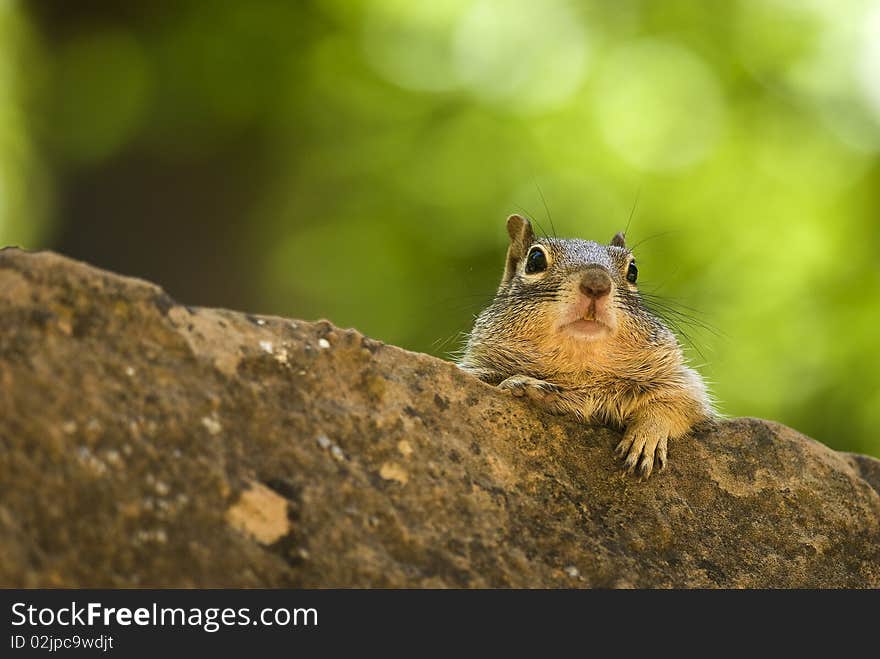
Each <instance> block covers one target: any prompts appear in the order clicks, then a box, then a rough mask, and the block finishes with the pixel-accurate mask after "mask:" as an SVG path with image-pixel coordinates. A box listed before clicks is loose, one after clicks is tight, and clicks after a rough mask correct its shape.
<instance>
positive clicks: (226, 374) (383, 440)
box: [0, 249, 880, 588]
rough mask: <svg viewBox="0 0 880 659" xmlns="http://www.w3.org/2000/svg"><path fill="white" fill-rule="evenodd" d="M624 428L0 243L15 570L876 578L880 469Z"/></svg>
mask: <svg viewBox="0 0 880 659" xmlns="http://www.w3.org/2000/svg"><path fill="white" fill-rule="evenodd" d="M618 439H619V437H618V435H617V434H616V433H615V432H613V431H612V430H609V429H606V428H601V427H588V426H582V425H579V424H578V423H576V422H575V421H573V420H568V419H565V418H560V417H554V416H550V415H547V414H545V413H543V412H540V411H538V410H536V409H533V408H532V407H531V406H530V405H529V404H528V403H527V402H525V401H522V400H518V399H513V398H511V397H509V396H507V395H504V394H503V393H501V392H499V391H497V390H495V389H493V388H491V387H489V386H486V385H484V384H482V383H480V382H478V381H476V380H474V379H472V378H471V377H469V376H466V375H464V374H463V373H461V372H459V371H458V370H457V369H456V368H455V366H453V365H452V364H449V363H446V362H443V361H440V360H438V359H435V358H432V357H429V356H426V355H421V354H415V353H411V352H407V351H405V350H401V349H399V348H396V347H393V346H388V345H384V344H382V343H380V342H377V341H374V340H371V339H369V338H366V337H364V336H362V335H361V334H359V333H358V332H356V331H352V330H341V329H337V328H335V327H333V326H332V325H330V324H329V323H327V322H318V323H306V322H301V321H290V320H286V319H282V318H274V317H255V316H249V315H245V314H241V313H235V312H231V311H225V310H217V309H192V308H185V307H182V306H179V305H177V304H176V303H175V302H174V301H173V300H171V299H170V298H169V297H168V296H167V295H166V294H164V293H163V292H162V291H161V290H160V289H159V288H157V287H155V286H153V285H151V284H148V283H146V282H143V281H140V280H136V279H130V278H125V277H120V276H117V275H113V274H110V273H107V272H103V271H100V270H97V269H94V268H91V267H89V266H86V265H84V264H81V263H77V262H75V261H71V260H69V259H66V258H63V257H60V256H57V255H55V254H52V253H26V252H22V251H20V250H16V249H6V250H3V251H2V252H0V556H2V557H3V558H2V561H0V585H2V586H25V587H37V586H48V587H52V586H72V587H81V586H91V587H103V586H110V587H146V586H157V587H163V586H177V587H188V586H202V587H219V586H226V587H251V586H259V587H340V586H341V587H349V586H355V587H360V586H379V587H388V586H390V587H446V586H449V587H522V586H526V587H585V586H594V587H719V586H720V587H873V588H877V587H880V495H878V490H880V462H878V461H877V460H874V459H873V458H868V457H864V456H856V455H849V454H844V453H837V452H835V451H832V450H830V449H828V448H827V447H825V446H824V445H822V444H819V443H818V442H815V441H813V440H811V439H808V438H807V437H804V436H803V435H800V434H798V433H797V432H795V431H793V430H790V429H788V428H786V427H784V426H781V425H779V424H776V423H770V422H767V421H760V420H756V419H733V420H728V421H723V422H721V423H719V424H718V425H717V427H715V428H712V429H707V430H705V431H701V432H700V433H699V434H697V436H695V437H693V438H691V439H689V440H683V441H680V442H678V443H675V444H674V445H673V446H672V447H671V451H672V453H671V463H670V466H669V468H668V469H667V470H666V471H664V472H662V473H660V474H658V475H656V476H654V477H652V478H651V479H650V480H649V481H647V482H644V483H640V482H638V481H636V480H633V479H631V478H625V477H623V476H621V474H620V473H619V471H618V464H617V463H616V462H615V461H614V459H613V457H612V449H613V447H614V446H615V445H616V443H617V441H618Z"/></svg>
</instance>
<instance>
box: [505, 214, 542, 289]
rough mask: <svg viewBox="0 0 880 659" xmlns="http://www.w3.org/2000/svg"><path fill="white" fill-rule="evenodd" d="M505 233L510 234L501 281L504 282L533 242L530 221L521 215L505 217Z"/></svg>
mask: <svg viewBox="0 0 880 659" xmlns="http://www.w3.org/2000/svg"><path fill="white" fill-rule="evenodd" d="M507 235H509V236H510V247H508V248H507V263H506V264H505V266H504V277H503V278H502V279H501V283H502V284H505V283H507V282H508V281H510V280H511V278H512V277H513V275H514V274H516V267H517V265H519V262H520V260H521V259H522V258H523V257H524V256H525V255H526V251H527V250H528V249H529V247H531V246H532V244H533V243H534V242H535V232H534V231H532V223H531V222H529V221H528V220H527V219H526V218H524V217H523V216H522V215H511V216H510V217H508V218H507Z"/></svg>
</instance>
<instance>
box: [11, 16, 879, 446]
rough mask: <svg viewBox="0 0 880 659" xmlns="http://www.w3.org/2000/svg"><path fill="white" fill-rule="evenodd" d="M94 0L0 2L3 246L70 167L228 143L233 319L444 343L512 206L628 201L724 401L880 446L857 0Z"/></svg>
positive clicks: (576, 207) (863, 35)
mask: <svg viewBox="0 0 880 659" xmlns="http://www.w3.org/2000/svg"><path fill="white" fill-rule="evenodd" d="M100 4H101V3H98V5H97V6H98V7H99V8H96V5H95V4H94V3H83V4H82V5H81V6H80V5H79V3H69V2H66V3H65V2H60V1H59V2H57V3H54V5H53V3H47V4H45V5H43V6H42V8H40V9H32V8H26V7H25V6H24V5H16V4H15V3H8V2H7V3H3V4H2V5H0V37H2V38H0V55H2V57H0V63H2V64H0V98H3V99H4V102H3V103H2V104H0V242H7V243H8V242H16V243H23V244H26V245H28V246H32V247H42V246H48V247H55V248H59V249H63V248H64V245H65V243H64V241H63V240H62V239H61V238H60V237H59V236H61V235H63V234H64V231H65V230H67V231H68V233H69V232H70V231H74V232H75V231H76V230H77V227H81V226H84V225H83V224H82V223H86V222H88V221H89V218H87V217H79V216H77V215H76V213H74V212H71V211H67V210H66V206H65V203H64V201H65V199H66V198H67V196H69V195H71V194H73V193H74V192H75V191H76V189H75V188H76V185H77V183H76V182H77V181H78V180H80V179H79V178H77V177H87V176H91V177H93V178H94V177H98V179H97V180H98V182H99V183H100V181H101V180H102V179H101V178H100V177H101V176H104V175H105V174H104V173H102V172H106V171H110V170H115V171H120V169H121V167H120V164H121V163H126V164H127V166H130V169H131V171H133V172H135V174H132V176H133V177H135V179H136V177H137V172H138V171H139V170H138V169H137V167H136V166H135V165H136V164H137V163H138V162H141V161H140V160H138V159H139V158H142V157H144V154H149V155H150V157H152V158H154V159H156V161H158V162H160V163H162V162H164V163H167V164H168V166H169V167H170V166H173V165H175V164H179V163H185V162H197V163H202V162H205V161H206V160H211V159H212V158H213V160H212V162H214V164H215V166H220V168H221V169H222V167H223V166H224V162H223V161H222V160H221V161H219V162H218V159H219V158H221V156H220V155H216V154H220V153H223V154H227V153H228V151H227V150H224V148H221V146H222V145H229V144H238V145H239V146H238V147H236V148H239V149H240V150H241V152H242V153H250V154H253V153H258V154H259V157H260V159H261V160H260V162H262V163H263V164H264V166H263V167H262V168H261V170H260V171H261V172H264V173H262V174H261V176H260V179H259V184H258V185H257V186H256V193H254V194H253V198H250V197H249V202H248V205H247V208H248V210H247V212H246V213H243V214H242V215H241V216H240V217H238V218H237V220H236V223H235V242H236V251H237V253H239V254H240V255H241V258H242V260H241V263H242V264H243V265H241V266H240V269H239V270H237V271H236V277H238V278H239V279H241V280H242V281H243V282H244V286H245V288H246V290H247V291H248V299H247V306H248V308H249V310H251V311H260V312H272V313H278V314H282V315H287V316H294V317H301V318H317V317H327V318H329V319H331V320H332V321H334V322H335V323H337V324H339V325H343V326H355V327H357V328H359V329H361V330H362V331H364V332H366V333H368V334H370V335H372V336H374V337H377V338H380V339H383V340H385V341H388V342H392V343H396V344H398V345H402V346H405V347H408V348H411V349H414V350H421V351H427V352H431V353H434V354H437V355H440V356H445V355H447V354H448V353H449V352H450V351H453V350H455V349H456V348H458V347H459V346H460V334H461V332H463V331H466V330H467V329H468V327H469V325H470V322H471V319H472V318H473V315H474V314H475V313H477V312H478V311H479V309H480V308H481V306H482V305H483V304H485V302H486V301H487V300H488V299H489V297H490V296H491V294H492V292H493V290H494V287H495V285H496V283H497V279H498V277H499V276H500V272H501V268H502V261H503V257H504V250H505V248H506V244H505V232H504V219H505V217H506V215H507V214H509V213H510V212H515V211H518V212H524V213H527V214H529V215H530V216H532V217H533V218H535V219H536V220H537V221H538V222H539V223H540V224H541V225H543V227H544V229H546V230H547V231H549V230H550V228H551V217H552V225H553V226H554V227H555V231H556V232H557V233H559V234H560V235H567V236H579V237H585V238H592V239H597V240H607V239H609V238H610V237H611V235H612V234H613V233H614V232H615V231H617V230H620V229H621V228H623V227H624V226H625V225H626V224H627V222H628V221H629V217H630V214H631V213H632V220H631V224H630V227H629V232H628V237H629V239H630V241H631V243H632V244H638V247H637V249H636V252H637V254H638V258H639V262H640V273H641V277H642V281H643V286H644V287H646V288H647V290H650V291H652V292H656V293H659V294H662V295H665V296H668V297H669V298H670V299H671V300H674V301H676V303H677V304H679V305H681V308H682V309H683V310H684V311H685V312H687V313H688V314H691V315H693V316H694V317H695V318H696V320H697V322H696V323H695V324H693V326H687V325H685V326H684V327H683V329H684V331H685V332H686V333H687V335H688V337H689V339H690V342H686V343H687V345H688V351H689V353H690V356H691V358H692V360H693V361H694V363H696V364H697V365H698V366H699V367H700V370H701V371H702V372H703V373H704V374H705V375H706V377H707V378H708V379H709V380H710V381H711V383H712V388H713V390H714V392H715V394H716V396H717V398H718V400H719V406H720V408H721V410H722V411H723V412H725V413H727V414H730V415H737V416H739V415H749V416H759V417H765V418H770V419H776V420H779V421H782V422H784V423H786V424H788V425H791V426H793V427H795V428H797V429H799V430H801V431H803V432H805V433H807V434H810V435H812V436H814V437H816V438H818V439H820V440H822V441H824V442H826V443H828V444H830V445H831V446H834V447H835V448H840V449H846V450H853V451H860V452H866V453H871V454H874V455H880V439H878V437H880V434H878V431H877V429H878V428H880V375H878V374H880V352H878V351H877V350H876V348H875V346H876V342H877V340H876V336H877V325H878V320H880V296H878V293H880V269H878V267H877V265H876V254H877V252H878V247H880V231H878V221H877V210H878V207H880V193H878V191H880V168H878V162H880V161H878V152H880V4H878V3H876V2H875V3H870V2H861V1H858V2H857V1H853V2H837V3H820V2H794V1H793V0H738V1H736V2H729V3H707V2H699V1H696V0H692V1H687V2H685V1H682V0H678V1H676V0H671V1H668V2H662V3H656V2H648V1H647V0H643V1H639V0H627V1H624V2H615V3H607V2H603V1H601V0H591V1H587V0H579V1H575V0H542V2H539V3H535V2H525V1H524V0H523V1H521V2H516V1H504V0H455V1H450V2H441V3H427V2H424V3H423V2H408V1H406V0H376V1H372V2H367V1H363V2H354V1H350V0H320V1H314V2H308V3H299V2H261V1H255V2H247V3H244V2H238V1H231V0H217V1H212V2H207V1H200V0H182V1H181V2H177V3H171V4H170V5H169V6H164V3H159V4H156V3H146V2H143V3H139V2H133V3H123V5H124V8H120V7H116V8H115V9H114V10H112V11H110V10H106V9H100ZM160 5H163V6H160ZM108 6H109V5H108ZM46 7H51V9H46ZM249 149H251V150H249ZM222 157H228V156H226V155H223V156H222ZM151 162H154V161H151ZM132 163H135V165H132ZM233 164H234V163H232V162H230V163H229V165H230V171H233V170H232V165H233ZM102 168H103V169H102ZM125 171H129V169H126V170H125ZM47 172H48V173H50V174H51V175H52V177H51V180H53V181H55V193H54V197H53V195H52V188H51V187H50V186H49V185H48V184H47V182H46V181H47V180H48V179H47ZM238 184H239V182H238V181H237V180H236V178H234V177H233V176H230V177H229V178H228V179H227V180H223V181H222V184H221V185H219V186H218V188H225V187H230V188H234V187H235V186H236V185H238ZM143 194H144V196H145V198H147V196H148V195H149V194H154V191H152V190H145V191H144V193H143ZM637 199H638V204H637V207H636V209H635V211H634V212H632V210H633V206H634V204H635V203H636V200H637ZM53 200H54V204H53V203H52V202H53ZM182 201H183V200H181V199H173V200H170V202H169V203H170V205H171V206H172V207H173V206H174V205H176V204H178V203H182ZM183 205H185V206H186V207H187V208H188V209H189V210H188V211H187V213H189V214H182V215H181V217H180V218H177V219H176V220H175V221H177V222H179V223H186V222H192V221H195V220H194V219H193V216H192V214H191V213H192V207H193V205H194V204H193V203H189V204H183ZM198 219H199V221H200V222H203V223H206V224H205V225H204V227H205V228H204V229H202V228H201V226H202V225H200V233H201V234H202V239H203V240H204V241H205V242H207V243H210V241H211V240H212V231H211V229H210V222H211V218H210V213H208V212H205V213H204V214H203V215H200V216H199V218H198ZM125 221H126V219H125V217H120V218H119V219H118V222H121V223H124V222H125ZM65 228H66V229H65ZM175 238H176V236H175V234H173V233H169V234H167V235H160V236H158V238H157V241H164V242H165V243H168V244H171V243H174V241H175ZM157 244H161V243H159V242H157ZM144 249H146V247H145V248H144ZM81 256H82V257H83V258H87V260H88V256H89V255H88V254H85V255H81ZM154 258H155V261H156V263H157V266H156V267H157V268H161V267H162V261H163V259H166V260H167V259H168V256H167V254H165V253H163V252H162V251H161V250H157V253H156V255H155V257H154ZM204 267H208V266H207V265H205V266H204ZM230 267H231V266H230ZM158 272H161V270H159V271H158ZM169 272H170V271H169ZM130 274H141V273H138V272H132V273H130ZM156 277H157V278H158V279H159V280H160V283H162V284H163V285H164V286H166V288H168V289H169V290H170V292H171V293H172V294H174V292H175V289H176V287H177V286H178V285H179V284H180V283H181V282H179V281H177V280H175V279H174V278H173V277H172V276H171V275H169V278H168V279H166V280H163V279H162V277H161V275H157V276H156ZM221 293H222V292H221ZM205 297H207V293H206V294H205ZM188 301H192V302H194V303H199V302H200V301H201V300H200V299H195V300H188ZM692 310H695V311H692ZM704 324H709V325H710V326H711V327H712V328H714V331H707V330H705V329H702V328H701V327H700V325H704ZM694 346H695V347H694Z"/></svg>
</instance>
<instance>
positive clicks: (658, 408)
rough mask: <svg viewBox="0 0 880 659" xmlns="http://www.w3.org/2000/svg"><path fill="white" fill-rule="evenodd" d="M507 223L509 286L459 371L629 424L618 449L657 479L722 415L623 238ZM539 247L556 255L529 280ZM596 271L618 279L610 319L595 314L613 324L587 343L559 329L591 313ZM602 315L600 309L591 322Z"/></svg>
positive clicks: (485, 315)
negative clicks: (584, 288) (674, 445)
mask: <svg viewBox="0 0 880 659" xmlns="http://www.w3.org/2000/svg"><path fill="white" fill-rule="evenodd" d="M507 227H508V233H509V235H510V238H511V243H510V247H509V249H508V252H507V261H506V264H505V270H504V275H503V277H502V280H501V284H500V286H499V288H498V292H497V293H496V296H495V299H494V300H493V301H492V303H491V304H490V305H489V306H488V307H487V308H486V309H485V310H484V311H483V312H482V313H481V314H480V315H479V316H478V317H477V319H476V321H475V323H474V327H473V330H472V331H471V333H470V335H469V338H468V341H467V346H466V348H465V351H464V355H463V356H462V358H461V359H460V361H459V362H458V364H459V366H460V367H461V368H462V369H464V370H466V371H468V372H471V373H473V374H474V375H476V376H477V377H479V378H481V379H482V380H485V381H487V382H490V383H492V384H497V385H499V386H500V387H502V388H504V389H506V390H509V391H511V393H513V394H514V395H517V396H522V395H526V396H528V397H529V398H530V399H532V400H534V401H536V402H538V403H539V404H542V405H544V406H546V407H548V408H550V409H552V410H554V411H556V412H559V413H563V414H574V415H576V416H577V417H578V418H581V419H584V420H592V421H598V422H600V423H604V424H608V425H612V426H616V427H620V428H625V432H624V437H623V440H622V441H621V442H620V444H619V445H618V447H617V452H618V453H619V454H620V455H622V456H625V461H624V467H625V469H626V470H627V471H629V472H632V471H634V470H636V469H637V470H638V471H639V472H640V473H641V474H642V475H643V476H644V477H648V476H650V475H651V472H652V471H653V469H654V463H655V460H656V462H657V463H658V465H659V467H660V468H661V469H662V468H663V467H665V466H666V462H667V443H668V440H669V439H678V438H680V437H682V436H683V435H685V434H687V432H688V431H689V430H690V429H691V428H692V427H693V425H694V424H695V423H697V422H699V421H701V420H703V419H706V418H710V417H712V416H713V415H714V412H713V409H712V405H711V402H710V399H709V395H708V393H707V390H706V386H705V384H704V383H703V380H702V379H701V378H700V375H699V374H698V373H697V372H696V371H694V370H693V369H691V368H689V367H688V366H687V365H686V364H685V362H684V356H683V354H682V351H681V347H680V346H679V344H678V341H677V340H676V338H675V336H674V335H673V334H672V332H671V331H670V330H669V329H668V328H667V327H666V326H665V325H664V324H663V323H662V322H661V321H660V320H659V319H658V318H656V317H655V316H654V315H652V314H651V313H650V312H649V311H648V310H647V309H646V308H645V307H644V305H643V304H642V303H641V299H640V297H639V294H638V288H637V287H636V286H635V285H634V284H632V283H630V282H628V281H627V279H626V274H627V268H628V267H629V263H630V261H632V260H633V257H632V254H631V252H630V251H629V250H628V249H627V248H626V246H625V241H624V237H623V234H617V235H616V236H615V237H614V238H613V239H612V244H610V245H599V244H598V243H594V242H589V241H583V240H562V239H557V238H541V239H537V238H536V237H535V236H534V233H533V231H532V228H531V224H530V223H529V222H528V220H526V219H524V218H522V217H519V216H517V215H514V216H511V217H510V218H509V219H508V225H507ZM536 245H537V246H539V247H540V248H541V249H542V250H543V251H544V252H545V253H547V256H548V262H549V267H548V268H547V269H546V271H544V272H542V273H535V274H529V273H526V272H525V270H524V268H525V262H526V259H527V257H528V255H529V251H530V249H531V248H532V247H534V246H536ZM595 268H601V269H602V270H604V271H605V272H607V273H608V275H610V278H611V282H612V286H611V294H610V296H608V298H607V300H604V301H603V302H602V304H603V305H604V307H602V308H599V307H597V311H596V314H600V313H601V314H604V315H601V317H600V315H596V316H595V318H597V319H600V320H603V321H604V324H605V325H606V326H607V327H606V329H605V334H604V335H602V336H601V338H592V339H591V340H585V339H584V338H583V337H582V335H579V334H572V333H570V332H567V331H566V330H565V329H560V327H559V325H560V322H561V321H564V320H566V319H567V315H570V314H572V313H574V311H572V310H573V309H581V308H586V306H585V305H586V302H585V301H584V300H585V298H584V295H582V294H581V293H580V292H579V289H578V282H579V281H580V278H581V277H583V276H584V275H583V273H584V272H585V270H587V269H595ZM603 276H604V275H603ZM577 305H580V306H577ZM603 309H604V311H603ZM592 313H593V307H590V308H589V310H588V311H587V312H586V314H587V315H586V316H585V317H586V318H588V319H591V318H592V315H591V314H592Z"/></svg>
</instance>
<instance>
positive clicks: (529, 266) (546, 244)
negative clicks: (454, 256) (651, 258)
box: [498, 215, 638, 345]
mask: <svg viewBox="0 0 880 659" xmlns="http://www.w3.org/2000/svg"><path fill="white" fill-rule="evenodd" d="M507 230H508V233H509V234H510V239H511V243H510V248H509V249H508V252H507V264H506V267H505V272H504V277H503V278H502V281H501V286H500V288H499V291H498V292H499V294H500V295H505V296H507V297H508V298H509V299H514V298H516V299H520V300H523V301H526V300H528V301H530V302H531V303H532V304H531V307H530V308H531V310H532V311H531V312H530V316H531V317H530V318H528V319H527V320H525V321H524V322H527V323H528V324H529V325H532V327H533V328H534V329H535V330H536V331H535V332H530V333H529V334H531V335H532V336H535V337H536V338H537V337H542V338H545V339H547V340H548V341H550V342H554V343H556V344H557V345H561V344H564V343H568V342H574V343H575V344H576V345H577V344H582V343H583V342H589V343H593V342H598V341H602V340H606V339H610V338H612V337H614V336H615V335H616V334H617V333H618V332H619V331H620V330H621V327H622V326H623V325H625V324H626V323H627V319H628V317H629V316H628V314H627V313H626V309H627V307H629V306H630V305H632V304H633V303H634V302H635V301H636V300H635V298H636V292H637V290H638V289H637V287H636V280H637V278H638V268H637V267H636V264H635V259H634V257H633V255H632V253H631V252H630V251H629V250H628V249H626V246H625V242H624V237H623V234H617V235H616V236H615V237H614V238H613V239H612V241H611V244H609V245H600V244H599V243H595V242H592V241H587V240H567V239H559V238H536V237H535V235H534V232H533V231H532V227H531V224H530V223H529V221H528V220H526V219H525V218H523V217H520V216H519V215H512V216H511V217H510V218H508V221H507Z"/></svg>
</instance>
